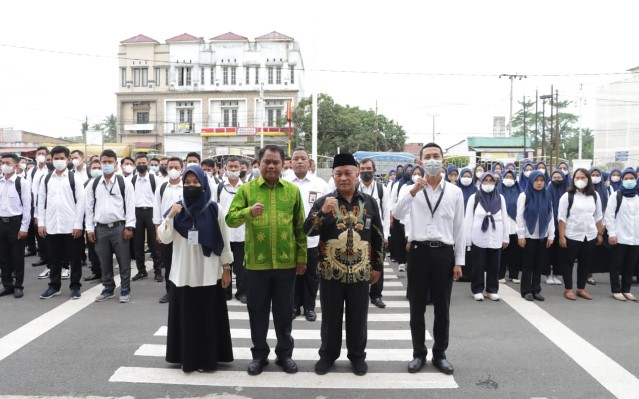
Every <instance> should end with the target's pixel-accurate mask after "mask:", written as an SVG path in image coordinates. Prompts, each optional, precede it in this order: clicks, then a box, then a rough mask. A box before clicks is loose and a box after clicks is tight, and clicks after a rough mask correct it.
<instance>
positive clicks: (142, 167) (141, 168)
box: [135, 165, 149, 174]
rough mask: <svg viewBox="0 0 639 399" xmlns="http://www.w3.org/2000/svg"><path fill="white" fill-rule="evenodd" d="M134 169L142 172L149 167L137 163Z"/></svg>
mask: <svg viewBox="0 0 639 399" xmlns="http://www.w3.org/2000/svg"><path fill="white" fill-rule="evenodd" d="M135 169H137V171H138V173H142V174H144V173H146V171H147V170H149V167H148V166H147V165H138V166H136V167H135Z"/></svg>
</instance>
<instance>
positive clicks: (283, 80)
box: [117, 32, 304, 157]
mask: <svg viewBox="0 0 639 399" xmlns="http://www.w3.org/2000/svg"><path fill="white" fill-rule="evenodd" d="M118 56H119V58H120V71H119V74H120V77H119V80H118V83H119V84H118V90H117V118H118V140H119V141H121V142H128V143H133V144H134V145H135V146H136V149H137V150H139V151H150V152H157V153H161V154H167V155H176V156H184V155H186V153H187V152H190V151H196V152H201V153H202V155H203V156H204V157H208V156H214V155H227V154H237V155H247V156H252V155H253V154H254V152H255V150H256V149H257V148H259V146H260V145H261V141H262V140H263V142H264V144H278V145H282V146H285V147H286V145H287V144H288V141H289V126H288V124H286V123H285V124H284V126H282V121H285V120H286V119H287V118H286V116H287V111H288V110H289V109H291V108H292V107H294V106H295V105H296V104H297V102H298V99H301V98H302V97H303V95H304V94H303V92H304V91H303V88H304V85H303V84H304V64H303V62H302V55H301V52H300V48H299V44H298V43H297V42H296V41H295V40H294V39H293V38H291V37H288V36H286V35H283V34H281V33H278V32H271V33H268V34H266V35H263V36H260V37H257V38H255V39H254V41H250V40H249V39H247V38H246V37H244V36H240V35H237V34H235V33H231V32H229V33H225V34H223V35H220V36H216V37H213V38H211V39H209V40H208V41H206V40H204V39H203V38H201V37H195V36H192V35H189V34H187V33H184V34H182V35H179V36H176V37H173V38H171V39H168V40H166V42H165V43H164V44H161V43H159V42H158V41H156V40H154V39H151V38H149V37H147V36H144V35H138V36H135V37H132V38H130V39H127V40H124V41H122V42H121V43H120V49H119V52H118ZM289 107H290V108H289Z"/></svg>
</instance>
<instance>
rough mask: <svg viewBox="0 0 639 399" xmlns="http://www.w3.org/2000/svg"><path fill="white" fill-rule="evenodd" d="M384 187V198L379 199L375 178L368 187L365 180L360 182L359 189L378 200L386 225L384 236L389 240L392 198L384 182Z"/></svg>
mask: <svg viewBox="0 0 639 399" xmlns="http://www.w3.org/2000/svg"><path fill="white" fill-rule="evenodd" d="M380 186H381V188H382V191H383V193H382V200H381V202H380V200H379V192H378V190H377V188H378V186H377V182H376V181H375V180H373V181H371V185H370V186H369V187H366V185H365V184H364V182H361V181H360V182H359V190H360V191H361V192H363V193H364V194H368V195H370V196H371V197H373V199H375V201H376V202H377V209H379V212H380V215H382V216H383V217H382V225H383V227H384V238H385V239H387V240H388V237H390V210H391V205H390V202H391V199H390V190H389V189H388V188H386V186H384V185H383V184H380Z"/></svg>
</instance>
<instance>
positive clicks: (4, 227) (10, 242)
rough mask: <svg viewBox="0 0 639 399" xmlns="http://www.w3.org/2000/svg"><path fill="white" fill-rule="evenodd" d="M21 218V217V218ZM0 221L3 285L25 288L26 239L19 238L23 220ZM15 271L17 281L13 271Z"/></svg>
mask: <svg viewBox="0 0 639 399" xmlns="http://www.w3.org/2000/svg"><path fill="white" fill-rule="evenodd" d="M20 219H21V218H20ZM20 219H16V220H11V221H9V223H4V222H2V221H0V273H2V285H3V286H4V288H6V289H8V290H12V289H14V288H20V289H24V287H23V286H22V284H23V283H24V246H25V244H26V240H18V232H19V231H20V226H21V225H22V221H21V220H20ZM14 272H15V275H16V277H15V281H14V279H13V273H14Z"/></svg>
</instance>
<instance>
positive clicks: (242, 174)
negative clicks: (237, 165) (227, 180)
mask: <svg viewBox="0 0 639 399" xmlns="http://www.w3.org/2000/svg"><path fill="white" fill-rule="evenodd" d="M245 176H246V171H245V170H243V171H241V172H240V179H243V178H244V177H245Z"/></svg>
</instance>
